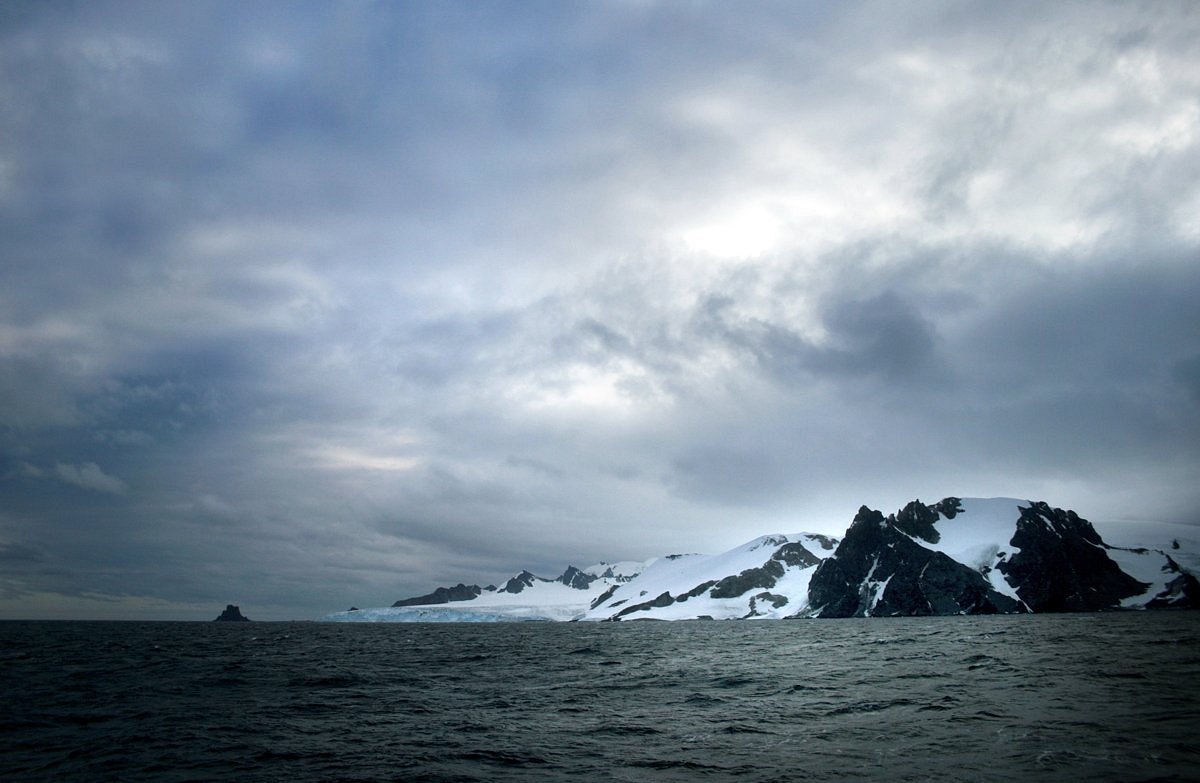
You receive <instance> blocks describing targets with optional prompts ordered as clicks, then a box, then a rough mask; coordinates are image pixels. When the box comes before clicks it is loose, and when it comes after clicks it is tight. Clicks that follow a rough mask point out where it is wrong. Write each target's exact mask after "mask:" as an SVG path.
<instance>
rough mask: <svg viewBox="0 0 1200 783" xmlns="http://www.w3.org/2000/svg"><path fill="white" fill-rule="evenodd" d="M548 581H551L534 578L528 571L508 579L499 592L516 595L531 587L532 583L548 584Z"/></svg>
mask: <svg viewBox="0 0 1200 783" xmlns="http://www.w3.org/2000/svg"><path fill="white" fill-rule="evenodd" d="M549 581H551V580H549V579H542V578H541V577H540V576H535V575H534V574H531V573H529V572H528V571H522V572H521V573H519V574H517V575H516V576H514V577H513V578H512V579H509V580H508V581H507V582H505V583H504V587H501V588H500V590H501V592H505V593H513V594H516V593H520V592H521V591H522V590H524V589H525V588H526V587H533V583H534V582H549Z"/></svg>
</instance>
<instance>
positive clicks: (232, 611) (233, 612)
mask: <svg viewBox="0 0 1200 783" xmlns="http://www.w3.org/2000/svg"><path fill="white" fill-rule="evenodd" d="M213 622H214V623H248V622H250V618H249V617H243V616H242V610H241V609H239V608H237V607H236V606H234V605H233V604H226V605H225V611H223V612H221V614H220V615H219V616H218V617H217V618H216V619H215V620H213Z"/></svg>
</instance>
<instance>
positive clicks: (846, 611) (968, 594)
mask: <svg viewBox="0 0 1200 783" xmlns="http://www.w3.org/2000/svg"><path fill="white" fill-rule="evenodd" d="M909 508H911V504H910V505H909V506H908V507H906V509H909ZM901 513H902V514H903V513H904V512H901ZM907 518H908V519H909V520H910V523H911V522H912V521H913V520H915V521H916V523H917V524H918V525H920V524H922V523H921V520H923V519H928V515H927V514H925V513H923V512H920V511H919V510H917V509H911V511H910V512H909V514H908V516H907ZM935 518H936V517H935ZM918 529H919V528H918ZM926 540H928V539H926ZM808 590H809V605H810V606H811V607H814V609H815V611H814V613H813V614H814V616H816V617H863V616H867V615H872V616H888V615H931V614H990V613H996V612H1016V611H1021V607H1020V605H1019V604H1018V603H1017V602H1016V601H1013V600H1012V599H1011V598H1009V597H1008V596H1005V595H1003V594H1001V593H998V592H996V591H995V590H994V589H993V588H992V587H991V585H990V584H989V583H988V582H987V580H986V579H984V578H983V576H982V575H981V574H980V573H979V572H977V571H974V570H972V569H971V568H969V567H967V566H965V565H963V564H962V563H958V562H956V561H954V560H951V559H950V558H949V557H947V556H946V555H944V554H942V553H940V552H934V551H932V550H929V549H926V548H925V547H923V546H920V545H919V544H917V543H916V542H915V541H913V540H912V539H911V538H909V536H908V535H905V534H904V533H903V532H901V531H900V530H899V529H898V526H897V524H896V522H895V518H892V519H885V518H884V516H883V514H881V513H880V512H878V511H874V510H872V509H869V508H867V507H866V506H863V507H861V508H860V509H859V510H858V514H857V515H855V517H854V522H853V523H852V524H851V525H850V528H849V529H848V530H847V531H846V535H845V537H844V538H843V539H842V542H841V543H840V544H839V545H838V547H837V549H836V550H835V551H834V554H833V556H832V557H830V558H828V559H826V560H824V561H822V562H821V564H820V565H819V566H817V570H816V571H815V572H813V576H812V580H811V581H810V582H809V588H808Z"/></svg>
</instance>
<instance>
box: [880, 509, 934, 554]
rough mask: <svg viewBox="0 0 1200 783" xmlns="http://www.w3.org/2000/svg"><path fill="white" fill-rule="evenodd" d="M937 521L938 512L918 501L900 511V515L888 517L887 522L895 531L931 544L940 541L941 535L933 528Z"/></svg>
mask: <svg viewBox="0 0 1200 783" xmlns="http://www.w3.org/2000/svg"><path fill="white" fill-rule="evenodd" d="M937 521H938V512H937V511H935V510H933V509H932V508H930V507H929V506H927V505H925V504H924V503H922V502H921V501H919V500H914V501H912V502H911V503H909V504H908V505H907V506H905V507H904V508H902V509H900V513H898V514H892V515H891V516H889V517H888V522H890V523H892V524H893V525H895V526H896V529H897V530H900V531H902V532H904V533H908V534H909V535H910V536H914V537H916V538H923V539H925V540H926V541H928V542H929V543H931V544H936V543H937V542H938V541H939V540H941V535H940V534H939V533H938V532H937V528H935V527H934V526H933V523H934V522H937Z"/></svg>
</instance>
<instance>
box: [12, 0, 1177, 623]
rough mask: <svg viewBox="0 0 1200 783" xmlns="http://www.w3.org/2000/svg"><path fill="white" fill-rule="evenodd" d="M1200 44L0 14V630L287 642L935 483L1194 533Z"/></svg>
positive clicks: (1109, 9) (714, 23) (847, 14)
mask: <svg viewBox="0 0 1200 783" xmlns="http://www.w3.org/2000/svg"><path fill="white" fill-rule="evenodd" d="M1198 40H1200V15H1198V14H1197V13H1195V12H1193V10H1192V9H1191V8H1189V7H1187V6H1180V5H1174V6H1172V5H1155V6H1150V7H1138V8H1134V7H1131V6H1127V5H1121V4H1111V5H1108V4H1100V5H1096V4H1087V5H1082V4H1081V5H1075V4H1067V5H1057V6H1049V7H1046V6H1044V5H1041V4H1006V5H1003V6H995V5H993V4H925V5H920V6H911V5H909V6H906V5H894V4H888V3H883V4H876V3H847V4H839V5H834V6H821V5H807V4H803V5H797V4H794V3H781V4H774V3H763V4H757V5H755V6H753V7H741V6H738V7H734V6H725V5H720V4H713V5H708V4H703V3H702V4H689V5H687V6H682V5H679V4H669V3H668V4H659V3H616V2H614V3H597V4H589V5H585V6H571V5H564V6H560V5H554V4H550V5H542V4H532V5H531V4H527V3H512V4H506V3H500V4H488V5H486V6H478V5H476V4H469V3H464V4H458V3H408V4H403V5H398V6H386V5H385V6H375V5H356V4H348V3H347V4H324V3H315V4H300V5H295V4H287V5H278V6H276V5H271V4H265V5H255V6H249V7H248V6H244V5H243V4H229V5H227V6H221V5H216V6H214V5H211V4H210V5H205V6H200V7H195V8H192V7H187V8H184V7H181V6H177V5H159V4H147V5H144V6H136V7H131V6H129V5H126V4H107V3H93V4H88V5H86V6H84V7H79V8H70V9H64V8H58V7H53V6H41V5H37V4H33V5H18V6H13V7H11V8H8V9H6V10H5V11H3V12H0V94H2V95H3V96H4V103H5V106H6V109H5V111H4V112H3V116H0V271H2V275H3V277H2V279H3V280H4V281H5V283H4V285H3V286H0V497H3V499H4V500H3V503H2V504H0V565H2V567H0V615H2V616H31V615H37V616H95V617H110V616H111V617H139V616H141V617H203V616H205V615H206V614H209V613H214V612H215V610H216V609H219V608H220V607H221V606H223V605H224V604H225V603H228V602H235V603H239V604H241V605H242V607H243V609H244V610H245V611H246V613H247V614H248V615H249V616H251V617H255V618H264V619H269V618H288V617H298V618H304V617H312V616H315V615H319V614H322V613H324V612H326V611H331V610H336V609H342V608H345V607H346V606H348V605H350V604H354V605H359V606H363V605H370V604H381V603H390V602H391V601H393V600H395V599H397V598H400V597H403V596H406V595H409V594H416V593H420V592H425V591H426V590H427V589H428V588H430V587H432V586H434V585H435V584H442V583H454V582H457V581H463V580H467V581H473V580H476V579H483V580H490V581H498V580H500V579H503V578H506V577H507V576H508V575H509V572H511V571H514V570H516V569H519V568H524V567H528V568H531V569H533V570H535V571H540V572H543V573H545V574H547V575H550V574H552V573H553V572H558V571H561V569H562V568H564V567H565V566H566V565H567V564H568V563H574V564H576V565H581V566H582V565H587V564H590V563H592V562H596V561H598V560H600V559H625V558H636V559H643V558H646V557H649V556H652V555H657V554H662V553H664V552H668V551H678V550H682V549H689V550H719V549H721V548H725V547H729V546H732V545H735V544H737V543H740V542H741V541H743V540H746V539H749V538H751V537H753V536H755V535H759V534H762V533H767V532H773V531H784V532H794V531H797V530H802V529H809V530H815V531H819V532H840V531H841V530H842V529H844V527H845V526H846V524H847V523H848V521H849V520H850V519H851V518H852V516H853V513H854V511H855V510H856V509H857V508H858V506H859V505H860V504H863V503H866V504H868V505H871V506H873V507H879V508H883V509H891V508H894V507H897V506H899V505H900V504H902V503H903V502H905V501H907V500H910V499H912V498H914V497H921V498H924V499H932V498H936V497H941V496H944V495H947V494H957V495H966V496H991V495H1016V496H1023V497H1035V498H1039V499H1046V500H1048V501H1050V502H1051V503H1054V504H1057V505H1062V506H1069V507H1072V508H1075V509H1076V510H1078V511H1079V512H1080V513H1081V514H1083V515H1084V516H1088V517H1091V518H1096V519H1110V518H1135V519H1139V518H1140V519H1158V520H1164V521H1172V522H1184V523H1200V516H1198V514H1197V511H1196V509H1197V508H1198V507H1200V490H1198V489H1197V488H1196V484H1195V480H1194V477H1195V475H1197V473H1198V472H1200V449H1198V448H1197V445H1196V444H1198V443H1200V329H1198V328H1197V327H1198V324H1200V321H1198V320H1197V318H1196V315H1195V309H1196V303H1197V302H1200V263H1198V259H1200V184H1198V183H1200V99H1198V98H1197V97H1196V96H1198V95H1200V50H1198V49H1197V45H1196V43H1195V42H1196V41H1198ZM209 606H212V607H215V609H214V610H213V612H210V611H209V610H208V609H207V608H205V607H209Z"/></svg>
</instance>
